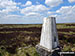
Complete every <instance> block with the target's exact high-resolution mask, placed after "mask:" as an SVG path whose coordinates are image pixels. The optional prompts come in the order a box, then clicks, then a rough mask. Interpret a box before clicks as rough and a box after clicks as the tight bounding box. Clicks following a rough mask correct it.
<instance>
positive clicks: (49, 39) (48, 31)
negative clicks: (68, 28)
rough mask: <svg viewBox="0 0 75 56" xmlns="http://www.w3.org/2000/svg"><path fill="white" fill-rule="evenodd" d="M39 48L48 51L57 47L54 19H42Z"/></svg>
mask: <svg viewBox="0 0 75 56" xmlns="http://www.w3.org/2000/svg"><path fill="white" fill-rule="evenodd" d="M40 46H42V47H44V48H46V49H48V50H50V51H52V50H53V49H55V48H57V46H59V42H58V34H57V29H56V20H55V17H48V18H44V22H43V26H42V32H41V39H40Z"/></svg>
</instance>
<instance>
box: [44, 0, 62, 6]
mask: <svg viewBox="0 0 75 56" xmlns="http://www.w3.org/2000/svg"><path fill="white" fill-rule="evenodd" d="M62 2H63V0H45V4H47V5H48V6H50V7H54V6H58V5H59V4H61V3H62Z"/></svg>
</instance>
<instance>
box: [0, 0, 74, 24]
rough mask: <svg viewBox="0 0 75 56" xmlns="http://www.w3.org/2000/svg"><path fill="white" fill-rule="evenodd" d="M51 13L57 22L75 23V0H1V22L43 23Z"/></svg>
mask: <svg viewBox="0 0 75 56" xmlns="http://www.w3.org/2000/svg"><path fill="white" fill-rule="evenodd" d="M51 15H52V16H55V17H56V22H57V23H75V0H0V24H35V23H42V21H43V18H44V17H48V16H51Z"/></svg>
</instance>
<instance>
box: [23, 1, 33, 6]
mask: <svg viewBox="0 0 75 56" xmlns="http://www.w3.org/2000/svg"><path fill="white" fill-rule="evenodd" d="M30 5H32V2H31V1H27V2H26V4H23V5H22V6H23V7H25V6H30Z"/></svg>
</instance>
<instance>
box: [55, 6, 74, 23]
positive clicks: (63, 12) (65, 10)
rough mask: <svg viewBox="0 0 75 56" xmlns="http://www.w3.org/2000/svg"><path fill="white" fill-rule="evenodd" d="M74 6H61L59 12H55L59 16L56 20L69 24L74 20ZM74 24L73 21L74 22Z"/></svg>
mask: <svg viewBox="0 0 75 56" xmlns="http://www.w3.org/2000/svg"><path fill="white" fill-rule="evenodd" d="M74 12H75V5H74V6H63V7H61V8H60V9H59V10H57V11H56V13H59V14H60V15H57V18H58V20H60V21H61V20H63V19H64V20H63V21H65V20H66V22H67V21H68V22H70V21H72V20H75V13H74ZM74 22H75V21H74Z"/></svg>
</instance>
